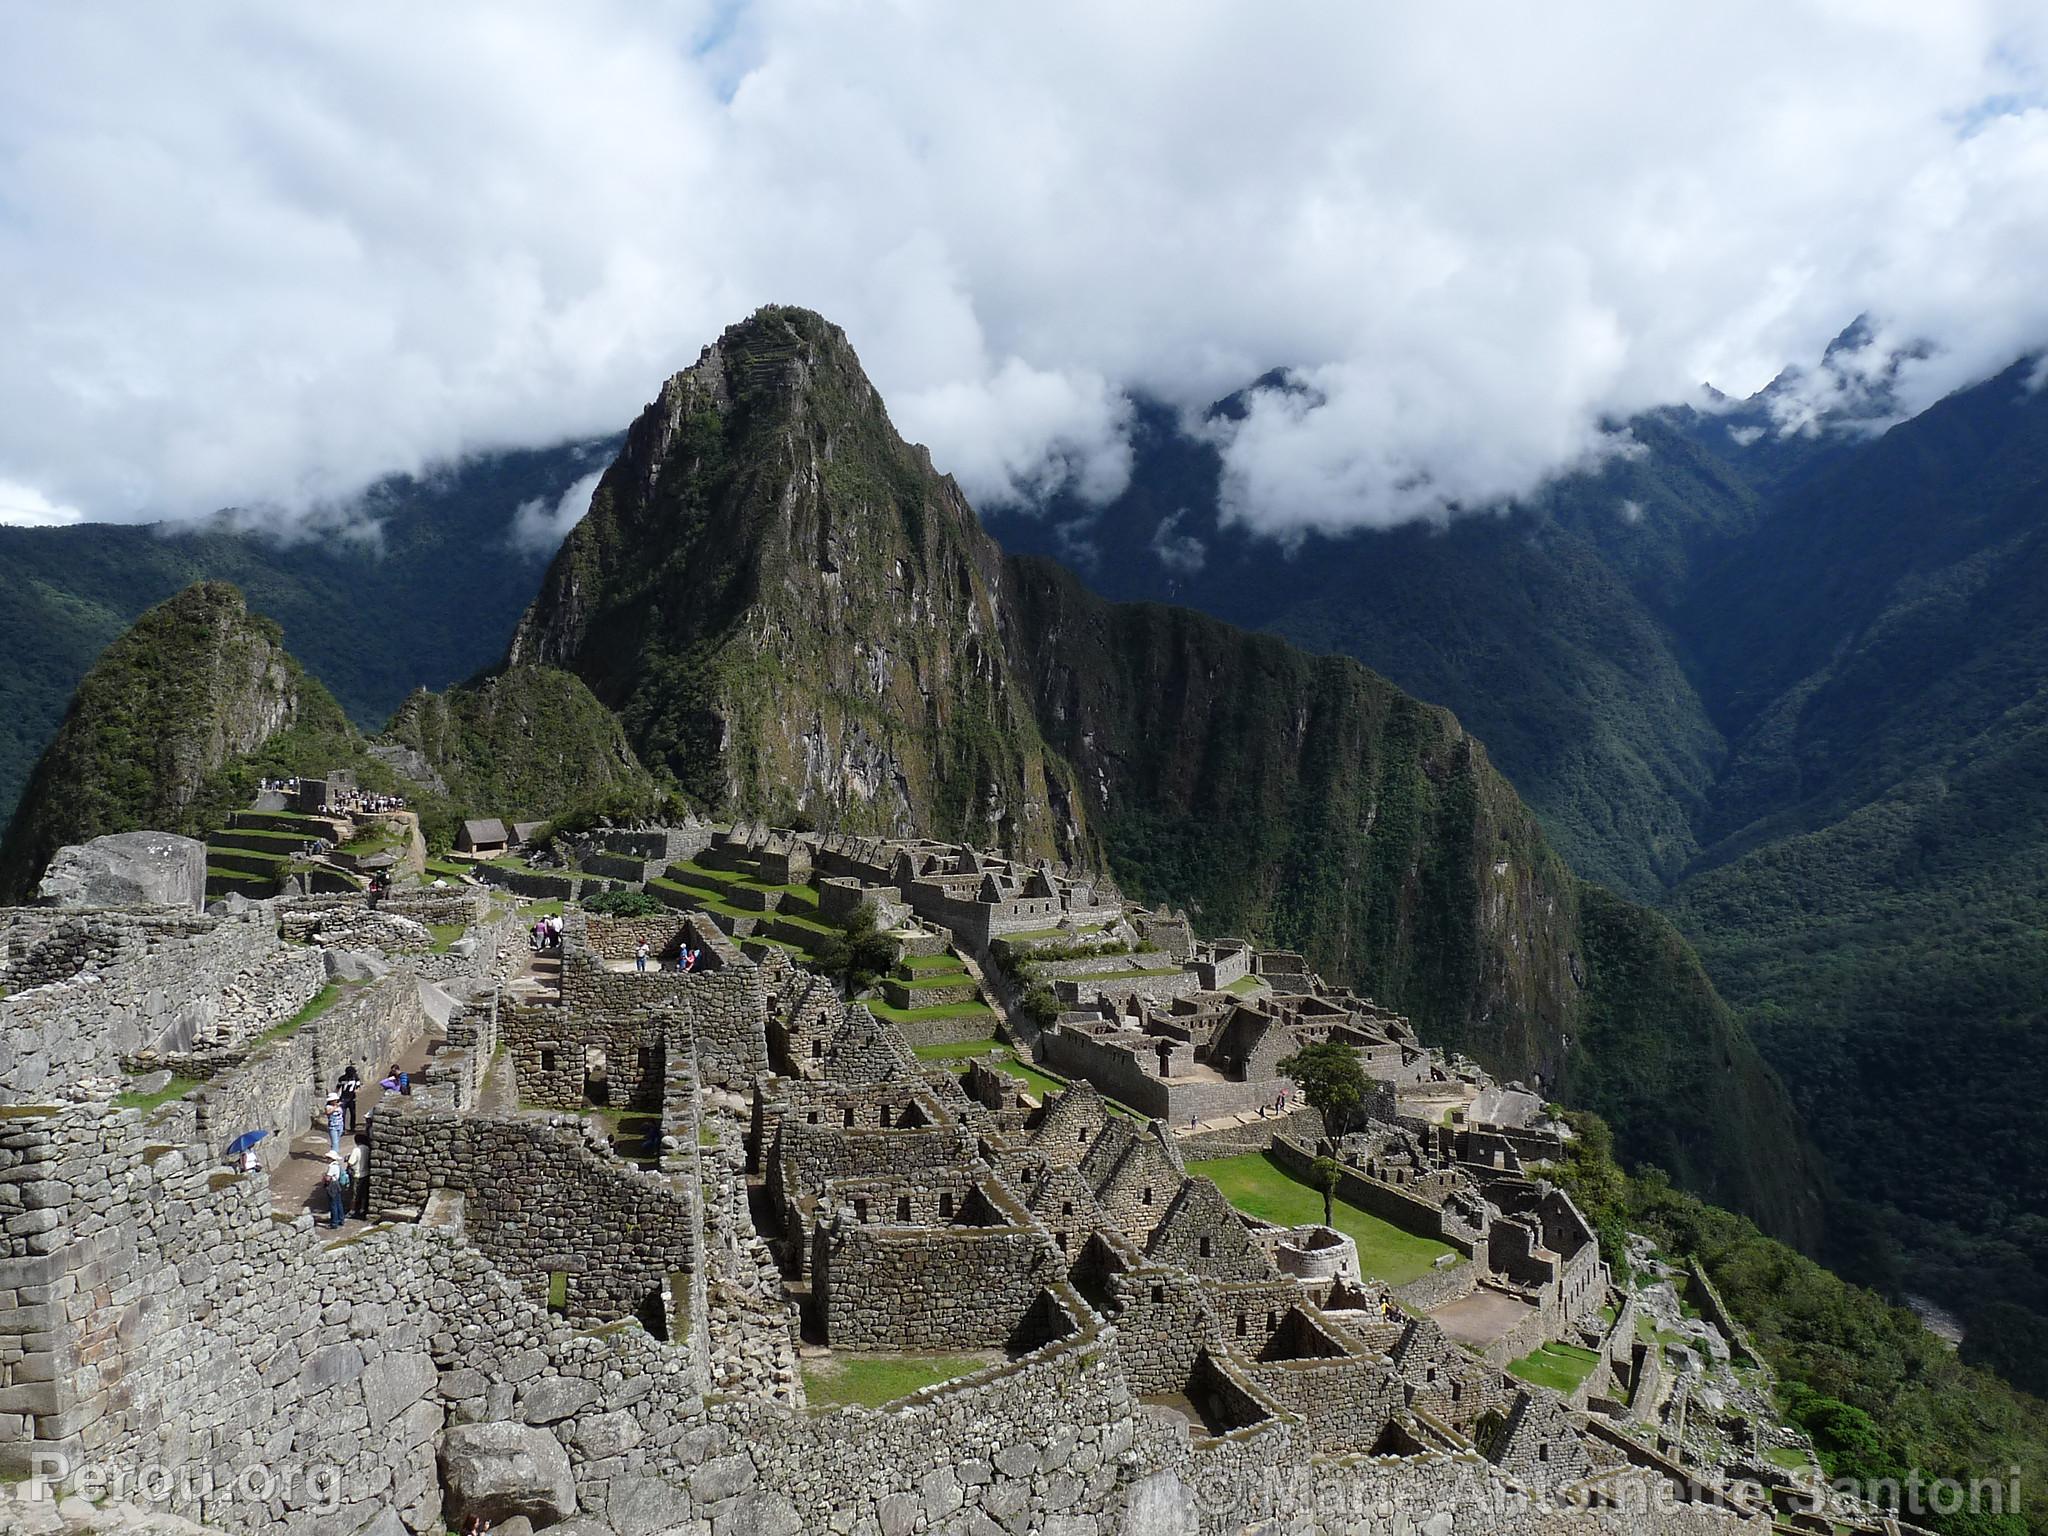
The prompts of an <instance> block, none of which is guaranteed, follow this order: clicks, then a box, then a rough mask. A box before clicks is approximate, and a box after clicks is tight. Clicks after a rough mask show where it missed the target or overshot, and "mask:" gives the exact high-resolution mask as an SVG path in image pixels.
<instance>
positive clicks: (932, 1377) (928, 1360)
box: [803, 1351, 1003, 1409]
mask: <svg viewBox="0 0 2048 1536" xmlns="http://www.w3.org/2000/svg"><path fill="white" fill-rule="evenodd" d="M1002 1358H1003V1356H1002V1355H1000V1354H998V1353H995V1352H993V1351H989V1352H984V1353H981V1354H973V1355H832V1356H829V1357H828V1358H825V1359H820V1360H806V1361H804V1362H803V1369H804V1396H805V1397H806V1398H808V1399H809V1401H810V1404H811V1406H812V1407H813V1408H818V1409H825V1408H848V1407H859V1408H879V1407H881V1406H882V1404H884V1403H893V1402H895V1401H896V1399H897V1398H899V1397H908V1396H909V1395H910V1394H911V1393H913V1392H915V1391H917V1390H918V1389H919V1388H920V1387H929V1386H934V1385H936V1384H937V1383H939V1382H942V1381H951V1380H953V1379H954V1378H955V1377H956V1376H969V1375H972V1374H973V1373H974V1372H976V1371H979V1370H982V1369H984V1368H986V1367H988V1366H991V1365H995V1364H997V1363H998V1362H1000V1361H1001V1360H1002Z"/></svg>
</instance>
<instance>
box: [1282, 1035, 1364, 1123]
mask: <svg viewBox="0 0 2048 1536" xmlns="http://www.w3.org/2000/svg"><path fill="white" fill-rule="evenodd" d="M1280 1072H1281V1075H1282V1076H1284V1077H1290V1078H1292V1079H1293V1080H1294V1081H1295V1083H1296V1084H1297V1085H1298V1086H1299V1087H1300V1088H1301V1092H1302V1096H1303V1097H1304V1098H1306V1099H1307V1100H1308V1101H1309V1103H1310V1104H1312V1105H1313V1106H1314V1107H1315V1108H1316V1109H1317V1110H1319V1111H1320V1112H1321V1113H1322V1117H1323V1124H1324V1125H1325V1126H1327V1127H1328V1128H1329V1131H1330V1134H1331V1135H1332V1136H1342V1135H1343V1134H1344V1133H1345V1132H1346V1131H1347V1130H1349V1129H1350V1128H1351V1126H1352V1125H1353V1123H1355V1122H1356V1120H1357V1119H1358V1116H1359V1112H1360V1111H1361V1110H1362V1109H1363V1108H1364V1107H1365V1069H1364V1068H1363V1067H1361V1066H1360V1065H1359V1064H1358V1052H1356V1051H1354V1050H1353V1049H1352V1048H1351V1047H1350V1046H1348V1045H1345V1044H1344V1043H1343V1042H1341V1041H1337V1040H1323V1041H1319V1042H1317V1043H1316V1044H1314V1045H1305V1046H1303V1047H1302V1048H1301V1049H1300V1050H1298V1051H1296V1052H1295V1053H1294V1054H1293V1055H1292V1056H1288V1057H1284V1058H1283V1059H1282V1060H1281V1062H1280Z"/></svg>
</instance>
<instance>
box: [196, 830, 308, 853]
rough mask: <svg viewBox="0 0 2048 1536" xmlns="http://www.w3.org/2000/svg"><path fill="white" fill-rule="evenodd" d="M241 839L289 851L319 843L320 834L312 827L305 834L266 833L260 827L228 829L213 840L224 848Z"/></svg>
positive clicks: (215, 834)
mask: <svg viewBox="0 0 2048 1536" xmlns="http://www.w3.org/2000/svg"><path fill="white" fill-rule="evenodd" d="M241 838H253V839H255V840H256V841H258V842H262V843H275V844H277V845H278V847H280V848H283V849H286V850H288V851H289V850H295V849H299V848H303V847H305V846H306V845H307V844H308V843H313V842H318V841H319V839H320V834H319V833H318V832H317V831H315V830H314V829H312V828H310V827H309V828H307V829H306V830H305V831H304V832H266V831H264V830H262V829H261V828H259V827H228V828H225V829H224V830H222V831H219V832H216V833H214V834H213V837H212V839H211V840H212V841H214V842H216V843H219V844H221V845H222V846H223V847H232V846H234V842H235V840H239V839H241Z"/></svg>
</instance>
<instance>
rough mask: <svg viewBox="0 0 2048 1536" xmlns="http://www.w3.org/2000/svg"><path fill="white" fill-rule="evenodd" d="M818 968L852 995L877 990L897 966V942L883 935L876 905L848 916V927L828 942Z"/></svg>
mask: <svg viewBox="0 0 2048 1536" xmlns="http://www.w3.org/2000/svg"><path fill="white" fill-rule="evenodd" d="M816 960H817V965H818V968H819V969H820V970H822V971H823V972H824V973H825V974H826V975H827V976H833V977H837V978H838V981H839V984H840V985H841V986H843V987H844V988H845V989H846V991H847V993H848V994H849V995H851V994H853V993H855V992H859V991H861V990H862V989H863V988H866V987H871V986H873V985H874V984H875V983H876V982H877V981H879V980H881V978H882V973H883V972H884V971H886V970H888V969H889V967H890V966H892V965H894V964H895V963H896V941H895V940H894V939H892V938H890V937H889V935H887V934H886V933H883V932H882V931H881V921H880V919H879V917H878V916H877V915H876V912H875V907H874V903H873V902H869V901H864V902H862V903H861V904H860V905H859V906H857V907H855V908H854V909H853V911H852V912H851V913H849V914H848V916H847V919H846V924H845V926H844V927H843V928H841V929H840V930H839V932H837V933H835V934H834V935H833V936H832V937H831V938H829V939H827V940H826V941H825V944H824V946H823V947H822V948H821V949H820V950H819V951H818V953H817V956H816Z"/></svg>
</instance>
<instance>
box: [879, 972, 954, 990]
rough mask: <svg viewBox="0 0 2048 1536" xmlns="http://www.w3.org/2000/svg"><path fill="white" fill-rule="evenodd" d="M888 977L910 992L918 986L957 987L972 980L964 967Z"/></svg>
mask: <svg viewBox="0 0 2048 1536" xmlns="http://www.w3.org/2000/svg"><path fill="white" fill-rule="evenodd" d="M889 979H890V981H892V982H894V983H895V984H896V985H897V986H899V987H903V988H906V989H907V990H909V991H912V992H915V991H916V990H917V989H918V988H919V987H957V986H960V985H961V984H962V983H971V982H972V980H973V978H972V977H970V976H969V975H968V974H967V972H966V970H965V968H962V969H959V970H952V971H926V972H924V973H923V974H922V975H918V976H892V977H890V978H889Z"/></svg>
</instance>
